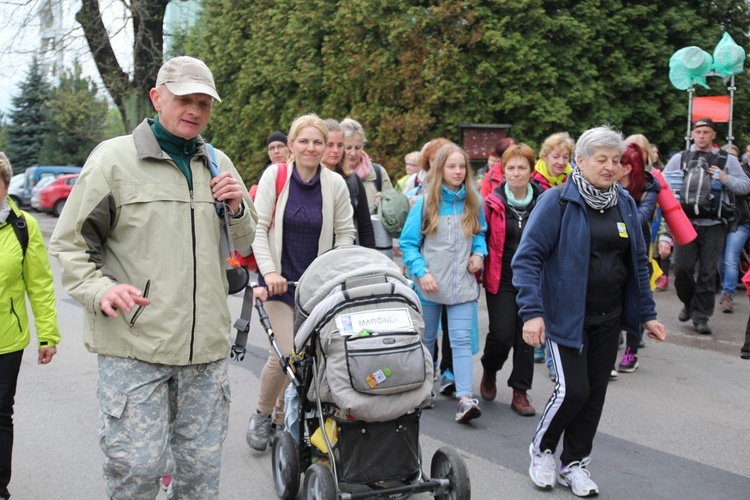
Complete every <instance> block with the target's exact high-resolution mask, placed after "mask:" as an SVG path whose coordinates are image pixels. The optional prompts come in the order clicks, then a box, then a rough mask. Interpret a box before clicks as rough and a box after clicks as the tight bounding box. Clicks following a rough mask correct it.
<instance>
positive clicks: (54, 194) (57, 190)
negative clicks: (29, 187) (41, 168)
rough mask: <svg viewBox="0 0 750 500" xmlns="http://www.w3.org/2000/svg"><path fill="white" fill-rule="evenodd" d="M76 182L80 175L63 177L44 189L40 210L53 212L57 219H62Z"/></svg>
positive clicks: (41, 191) (41, 194) (41, 193)
mask: <svg viewBox="0 0 750 500" xmlns="http://www.w3.org/2000/svg"><path fill="white" fill-rule="evenodd" d="M76 180H78V174H66V175H61V176H59V177H58V178H57V179H55V180H54V181H52V183H51V184H50V185H49V186H46V187H44V188H42V189H41V190H40V191H39V210H40V211H42V212H52V215H54V216H55V217H60V213H61V212H62V209H63V207H64V206H65V202H66V201H67V200H68V196H70V190H71V189H73V185H74V184H75V183H76Z"/></svg>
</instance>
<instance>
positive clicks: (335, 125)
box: [323, 118, 352, 177]
mask: <svg viewBox="0 0 750 500" xmlns="http://www.w3.org/2000/svg"><path fill="white" fill-rule="evenodd" d="M323 123H325V124H326V127H328V133H329V134H330V133H331V132H338V133H340V134H341V137H342V138H343V137H344V132H343V130H341V124H339V122H337V121H336V120H334V119H333V118H327V119H325V120H323ZM327 143H328V139H326V146H327V145H328V144H327ZM324 165H325V164H324ZM326 167H328V165H326ZM328 168H329V169H330V170H333V171H334V172H338V173H339V174H341V175H343V176H344V177H349V176H350V175H352V169H351V168H349V162H347V161H346V155H345V154H342V155H341V159H340V160H339V163H338V165H334V166H333V168H331V167H328Z"/></svg>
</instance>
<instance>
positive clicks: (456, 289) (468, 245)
mask: <svg viewBox="0 0 750 500" xmlns="http://www.w3.org/2000/svg"><path fill="white" fill-rule="evenodd" d="M477 196H479V195H478V194H477ZM464 199H466V188H465V186H461V189H459V190H458V191H451V190H450V189H448V188H446V187H445V186H442V194H441V196H440V208H439V210H438V217H439V221H438V230H437V232H436V233H435V234H434V235H430V236H424V235H423V234H422V214H423V211H424V202H425V196H420V197H419V198H417V200H416V202H415V203H414V206H412V208H411V210H410V211H409V216H408V217H407V218H406V223H405V224H404V229H403V231H401V238H399V240H398V242H399V245H400V247H401V251H402V252H403V254H404V256H403V261H404V264H405V265H406V266H407V268H408V269H409V271H410V272H411V273H412V274H413V275H414V276H417V277H418V278H421V277H422V276H424V275H425V274H427V272H428V271H429V272H430V273H431V274H432V275H433V277H434V278H435V280H436V281H437V284H438V291H437V292H434V293H426V292H423V291H422V289H421V288H420V287H419V282H418V281H415V286H416V289H417V293H418V294H419V297H420V299H421V300H422V301H423V302H425V303H428V304H446V305H455V304H463V303H464V302H470V301H472V300H476V298H477V297H478V295H479V292H478V290H477V282H476V278H475V277H474V275H473V274H472V273H470V272H469V270H468V268H467V264H468V262H469V257H471V255H472V254H479V255H481V256H482V257H484V256H485V255H486V254H487V244H486V243H485V240H484V231H485V228H486V227H487V223H486V222H485V219H484V210H481V201H480V210H479V226H480V231H479V232H478V233H477V234H475V235H473V236H469V235H467V234H466V232H465V231H464V229H463V223H462V221H461V218H462V216H463V213H464Z"/></svg>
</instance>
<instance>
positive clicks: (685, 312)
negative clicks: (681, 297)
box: [677, 307, 690, 323]
mask: <svg viewBox="0 0 750 500" xmlns="http://www.w3.org/2000/svg"><path fill="white" fill-rule="evenodd" d="M677 319H679V320H680V321H682V322H683V323H684V322H685V321H687V320H689V319H690V311H688V310H687V307H683V308H682V311H680V315H679V316H677Z"/></svg>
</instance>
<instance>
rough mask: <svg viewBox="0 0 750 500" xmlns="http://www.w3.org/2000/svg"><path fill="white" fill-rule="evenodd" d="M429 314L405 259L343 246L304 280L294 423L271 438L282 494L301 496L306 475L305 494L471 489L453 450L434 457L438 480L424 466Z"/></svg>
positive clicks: (298, 306)
mask: <svg viewBox="0 0 750 500" xmlns="http://www.w3.org/2000/svg"><path fill="white" fill-rule="evenodd" d="M256 305H257V306H258V310H259V313H260V316H261V321H262V323H263V326H264V327H265V328H266V331H267V332H268V333H269V339H270V340H271V343H272V344H275V338H274V336H273V331H272V330H271V329H270V324H268V322H267V316H266V318H265V321H264V316H265V315H264V311H262V305H261V304H260V303H259V302H258V303H257V304H256ZM421 313H422V309H421V305H420V302H419V299H418V297H417V295H416V294H415V293H414V291H413V290H412V289H411V287H410V286H409V284H408V281H407V280H406V279H405V278H404V276H403V275H402V274H401V272H400V270H399V268H398V266H397V265H396V264H395V263H394V262H393V261H391V260H390V259H388V258H387V257H386V256H384V255H383V254H381V253H380V252H378V251H376V250H371V249H367V248H363V247H358V246H348V247H341V248H336V249H333V250H331V251H329V252H327V253H325V254H324V255H322V256H320V257H319V258H318V259H316V260H315V261H314V262H313V263H312V265H311V266H310V267H309V268H308V269H307V271H306V272H305V273H304V275H303V276H302V278H300V281H299V282H298V283H297V286H296V292H295V332H296V333H295V338H294V352H293V353H292V354H291V356H286V357H282V358H281V361H280V362H281V364H282V366H283V367H284V369H285V371H286V372H287V374H289V376H290V378H292V384H293V385H292V387H293V388H290V389H289V390H288V391H287V425H286V429H285V430H284V431H283V432H280V433H278V434H277V438H276V439H275V441H274V443H273V451H272V467H273V480H274V487H275V489H276V493H277V495H278V496H279V498H282V499H291V498H295V496H296V495H297V492H298V489H299V486H300V475H301V474H302V473H304V475H305V480H304V492H305V498H307V499H319V500H328V499H332V500H333V499H337V500H348V499H355V498H390V499H394V498H409V497H410V496H412V495H413V494H416V493H420V492H430V493H431V494H432V495H433V496H435V497H437V498H444V499H448V498H451V499H468V498H470V496H471V486H470V482H469V475H468V470H467V467H466V464H465V462H464V460H463V459H462V458H461V456H460V455H459V454H458V453H457V452H456V451H455V450H454V449H453V448H451V447H442V448H440V449H439V450H438V451H437V452H436V453H435V454H434V455H433V457H432V463H431V471H430V472H431V476H432V478H430V477H428V476H427V475H426V474H425V473H424V472H423V471H422V457H421V450H420V446H419V417H420V415H421V407H422V406H424V405H425V404H427V403H428V402H429V401H430V398H431V392H432V386H433V379H432V370H433V367H432V358H431V356H430V355H429V354H428V353H427V352H426V351H425V349H424V348H423V345H422V342H421V337H422V333H423V331H424V323H423V320H422V314H421ZM274 347H276V346H274ZM290 394H291V395H292V396H295V397H296V400H297V403H298V404H296V405H294V404H291V405H290V404H289V403H290V401H289V399H290V398H289V396H290ZM292 399H294V398H292ZM292 407H294V408H295V409H294V410H290V408H292ZM290 417H291V418H290ZM290 421H293V422H296V424H292V425H290Z"/></svg>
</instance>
